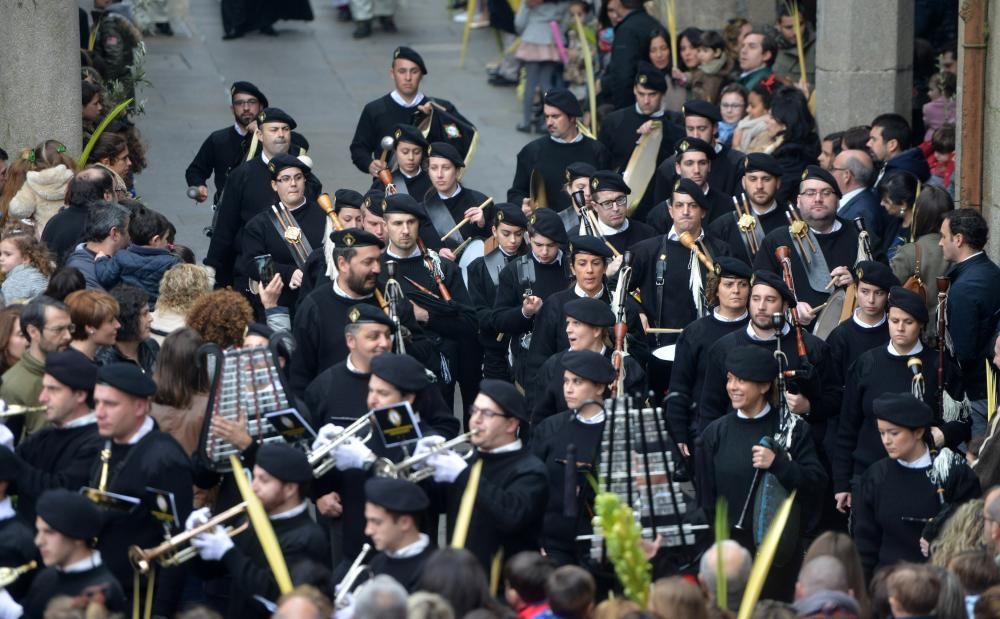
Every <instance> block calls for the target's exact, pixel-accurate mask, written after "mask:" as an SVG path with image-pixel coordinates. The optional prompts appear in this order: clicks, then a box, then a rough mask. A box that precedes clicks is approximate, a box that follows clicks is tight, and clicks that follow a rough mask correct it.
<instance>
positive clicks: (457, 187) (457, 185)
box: [438, 183, 462, 200]
mask: <svg viewBox="0 0 1000 619" xmlns="http://www.w3.org/2000/svg"><path fill="white" fill-rule="evenodd" d="M460 193H462V184H461V183H455V191H454V193H452V194H451V195H450V196H446V195H444V194H443V193H441V192H440V191H439V192H438V197H439V198H441V199H442V200H447V199H448V198H454V197H455V196H457V195H458V194H460Z"/></svg>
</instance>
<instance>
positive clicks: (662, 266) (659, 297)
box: [652, 234, 667, 326]
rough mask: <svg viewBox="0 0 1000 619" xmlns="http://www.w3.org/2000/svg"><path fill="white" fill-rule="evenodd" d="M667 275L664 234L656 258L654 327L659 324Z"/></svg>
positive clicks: (665, 237) (665, 236) (665, 239)
mask: <svg viewBox="0 0 1000 619" xmlns="http://www.w3.org/2000/svg"><path fill="white" fill-rule="evenodd" d="M666 273H667V235H666V234H664V235H663V237H662V239H661V240H660V253H659V255H658V256H657V257H656V281H655V282H653V283H654V284H655V285H656V316H654V317H653V320H652V323H653V324H654V325H657V326H658V325H659V324H660V316H661V315H662V314H663V278H664V276H665V275H666Z"/></svg>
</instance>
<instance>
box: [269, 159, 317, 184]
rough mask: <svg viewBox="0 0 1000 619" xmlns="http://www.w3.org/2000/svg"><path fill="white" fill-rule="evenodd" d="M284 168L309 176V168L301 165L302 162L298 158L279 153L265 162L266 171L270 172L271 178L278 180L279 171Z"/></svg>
mask: <svg viewBox="0 0 1000 619" xmlns="http://www.w3.org/2000/svg"><path fill="white" fill-rule="evenodd" d="M286 168H298V169H299V170H301V171H302V174H303V175H305V174H309V172H310V171H311V170H312V168H310V167H309V166H307V165H306V164H304V163H302V160H301V159H299V158H298V157H293V156H291V155H289V154H286V153H281V154H280V155H275V156H274V157H272V158H271V160H270V161H268V162H267V169H268V170H269V171H270V172H271V178H274V179H276V178H278V175H279V174H281V171H282V170H284V169H286Z"/></svg>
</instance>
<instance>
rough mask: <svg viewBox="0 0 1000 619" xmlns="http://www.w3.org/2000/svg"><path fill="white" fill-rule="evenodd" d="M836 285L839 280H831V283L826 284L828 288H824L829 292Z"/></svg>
mask: <svg viewBox="0 0 1000 619" xmlns="http://www.w3.org/2000/svg"><path fill="white" fill-rule="evenodd" d="M836 283H837V280H835V279H831V280H830V281H829V282H828V283H827V284H826V287H824V288H823V290H829V289H830V288H833V285H834V284H836Z"/></svg>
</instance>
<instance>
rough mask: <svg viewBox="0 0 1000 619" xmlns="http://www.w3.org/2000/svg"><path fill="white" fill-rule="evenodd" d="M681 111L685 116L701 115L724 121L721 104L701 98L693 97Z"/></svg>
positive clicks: (715, 120) (712, 119) (716, 120)
mask: <svg viewBox="0 0 1000 619" xmlns="http://www.w3.org/2000/svg"><path fill="white" fill-rule="evenodd" d="M681 112H682V113H683V114H684V115H685V116H701V117H702V118H707V119H709V120H710V121H712V122H715V123H720V122H722V114H720V113H719V106H717V105H713V104H711V103H709V102H708V101H702V100H701V99H692V100H691V101H688V102H687V103H685V104H684V105H683V107H681Z"/></svg>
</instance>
